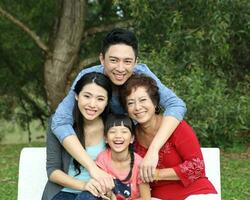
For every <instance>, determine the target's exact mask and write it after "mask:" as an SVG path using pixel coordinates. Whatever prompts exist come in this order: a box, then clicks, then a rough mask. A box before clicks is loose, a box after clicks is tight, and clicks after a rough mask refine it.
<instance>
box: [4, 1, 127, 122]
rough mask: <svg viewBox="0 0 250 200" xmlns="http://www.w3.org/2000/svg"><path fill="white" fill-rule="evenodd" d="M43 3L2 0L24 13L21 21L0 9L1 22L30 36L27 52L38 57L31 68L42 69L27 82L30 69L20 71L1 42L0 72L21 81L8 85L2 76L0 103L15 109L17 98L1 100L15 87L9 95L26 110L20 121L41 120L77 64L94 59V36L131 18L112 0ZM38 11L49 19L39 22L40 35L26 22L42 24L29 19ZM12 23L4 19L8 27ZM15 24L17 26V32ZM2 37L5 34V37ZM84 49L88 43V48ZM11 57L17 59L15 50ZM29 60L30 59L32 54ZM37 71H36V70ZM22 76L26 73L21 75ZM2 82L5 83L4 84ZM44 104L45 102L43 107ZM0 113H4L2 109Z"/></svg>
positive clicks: (59, 97)
mask: <svg viewBox="0 0 250 200" xmlns="http://www.w3.org/2000/svg"><path fill="white" fill-rule="evenodd" d="M47 3H48V1H46V0H44V1H40V2H39V5H38V6H37V5H36V4H37V1H33V2H32V1H31V2H23V3H22V5H20V4H18V3H17V4H16V5H17V6H16V7H15V6H14V5H13V4H10V3H8V1H6V3H5V5H8V6H5V7H9V9H14V10H18V12H17V13H18V15H19V17H21V18H23V19H25V18H26V17H27V19H26V20H27V21H26V23H24V22H22V21H21V20H20V19H18V17H16V16H14V14H11V13H10V12H9V11H7V8H5V9H4V8H3V6H1V5H0V15H1V18H2V20H5V21H4V23H3V24H6V20H8V21H9V22H11V23H12V24H11V25H12V26H13V25H15V26H16V27H18V29H20V30H22V32H23V33H25V34H23V33H21V34H22V36H23V37H27V36H28V38H29V40H32V42H33V44H31V43H29V45H32V48H31V49H32V52H39V53H38V56H37V57H39V58H38V59H37V60H39V59H40V62H39V64H38V65H40V67H41V68H42V70H41V69H40V70H37V69H35V67H34V68H33V69H34V71H35V72H38V71H39V73H41V72H42V73H43V78H41V76H40V77H39V81H38V82H37V83H36V84H35V83H34V82H33V81H34V80H31V81H29V82H30V84H27V80H28V79H29V78H27V76H30V74H29V75H26V76H25V72H26V73H28V72H27V70H26V69H27V68H26V67H24V65H23V63H18V62H16V63H15V61H14V62H13V60H12V59H11V56H10V55H11V53H10V52H11V51H14V50H13V48H10V50H9V51H6V47H3V46H0V47H1V48H0V51H2V52H3V54H2V55H1V57H2V58H3V59H4V61H5V63H4V67H3V68H2V70H3V69H4V71H3V72H4V73H5V74H6V73H9V74H11V76H9V77H11V79H12V81H13V80H14V79H18V81H16V83H17V85H18V86H20V87H16V86H17V85H14V86H13V87H12V89H10V85H11V83H9V84H7V82H8V81H7V82H6V81H4V79H3V80H2V81H3V83H4V82H5V88H4V89H3V90H4V91H5V92H6V91H7V93H6V94H3V95H2V96H5V97H6V99H5V100H3V101H2V103H0V105H2V106H7V107H9V105H10V104H12V107H13V109H14V110H15V111H14V110H13V112H16V107H17V103H16V101H17V99H16V98H15V99H12V101H11V103H10V104H6V100H7V99H8V98H9V97H10V95H11V94H14V93H13V91H19V92H18V93H15V95H14V96H15V97H17V98H20V99H21V102H23V103H22V105H19V107H20V108H22V109H21V110H22V111H24V112H25V114H24V115H25V116H26V118H27V116H28V118H27V120H25V122H26V121H29V120H31V119H32V118H33V119H34V118H39V119H40V120H41V121H43V120H44V119H45V118H46V117H48V115H49V113H51V112H53V111H54V110H55V108H56V107H57V105H58V103H59V102H60V101H61V100H62V98H63V97H64V96H65V94H66V92H67V89H68V87H69V86H70V85H71V81H72V79H73V78H74V77H75V76H76V74H77V73H78V72H79V71H80V70H81V69H82V68H84V67H86V66H89V65H91V64H93V63H96V62H98V53H97V52H98V50H97V49H99V47H100V46H98V45H96V44H97V43H98V42H96V41H100V39H99V38H100V37H101V36H103V33H105V32H107V31H109V30H111V29H113V28H114V27H127V26H129V25H130V24H131V21H128V20H127V21H126V20H125V19H126V18H125V17H124V16H121V14H119V12H118V11H119V10H120V8H119V6H117V5H115V4H113V2H112V1H85V0H71V1H68V0H58V1H56V4H53V3H51V2H49V4H47ZM34 6H35V7H34ZM22 9H23V10H24V11H25V12H26V13H25V12H24V13H25V14H20V13H22V12H21V11H20V10H22ZM29 9H30V10H29ZM43 12H45V13H46V12H47V13H48V16H45V15H44V14H43ZM53 12H54V13H56V14H55V16H53V15H52V14H51V13H53ZM39 14H40V15H41V16H43V17H45V20H50V21H54V22H53V23H49V24H46V23H44V22H43V24H46V25H45V26H44V25H43V26H44V29H43V30H41V32H42V33H43V35H39V34H38V33H37V32H36V31H35V30H32V28H30V27H29V26H30V25H32V26H33V27H34V29H37V30H39V28H40V27H42V24H40V27H36V25H34V24H35V23H37V21H36V20H38V19H39ZM29 15H30V18H29ZM34 16H36V18H35V20H34V19H31V18H32V17H34ZM53 18H54V19H53ZM30 19H31V20H30ZM29 23H30V24H29ZM27 24H29V25H27ZM11 25H8V28H9V26H11ZM20 30H18V31H19V32H20ZM15 31H17V30H15ZM46 31H47V32H46ZM44 32H46V33H44ZM3 37H4V36H3ZM5 37H9V36H5ZM2 39H3V40H4V38H2ZM13 44H14V43H13ZM34 44H35V45H36V46H35V45H34ZM93 47H94V48H93ZM89 49H91V51H90V50H89ZM20 52H21V51H20ZM31 55H32V54H31ZM16 60H22V57H20V54H19V53H18V56H17V59H16ZM26 62H29V61H26ZM32 62H35V61H34V60H32ZM17 63H18V64H17ZM18 66H19V67H20V68H22V70H20V72H21V71H22V76H21V77H19V78H20V79H19V78H17V77H18V70H17V69H16V68H17V67H18ZM36 67H37V66H36ZM39 73H38V74H39ZM38 74H37V76H39V75H38ZM23 77H26V78H24V79H22V78H23ZM21 79H22V80H21ZM12 83H13V82H12ZM39 84H43V85H39ZM28 85H29V86H28ZM42 86H43V88H42ZM29 87H33V89H32V90H28V88H29ZM6 88H8V89H7V90H6ZM36 88H39V89H38V90H39V91H40V93H41V94H42V95H41V94H37V93H36V92H35V90H36ZM3 90H2V91H3ZM37 97H38V98H37ZM4 101H5V102H4ZM3 102H4V103H3ZM44 102H45V104H44ZM46 105H48V107H47V106H46ZM4 110H6V109H4ZM21 113H23V112H21ZM4 114H5V116H6V113H4ZM19 114H20V112H19ZM22 119H23V118H22Z"/></svg>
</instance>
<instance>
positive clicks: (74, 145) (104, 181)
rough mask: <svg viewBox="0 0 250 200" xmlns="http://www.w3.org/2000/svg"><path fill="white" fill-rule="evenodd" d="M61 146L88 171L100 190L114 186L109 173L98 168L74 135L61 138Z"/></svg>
mask: <svg viewBox="0 0 250 200" xmlns="http://www.w3.org/2000/svg"><path fill="white" fill-rule="evenodd" d="M63 146H64V148H65V149H66V150H67V152H69V154H70V155H72V157H74V158H75V159H76V160H77V161H78V162H79V163H80V164H81V165H82V166H84V167H85V168H86V169H87V170H88V171H89V173H90V175H91V177H93V178H94V179H95V180H97V181H98V182H99V183H100V184H101V186H102V187H101V191H102V192H103V193H105V192H106V191H108V190H111V189H112V188H113V187H114V182H113V178H112V176H111V175H109V174H108V173H106V172H105V171H103V170H102V169H100V168H99V167H98V166H97V165H96V164H95V162H94V161H93V160H92V159H91V157H90V156H89V155H88V154H87V152H86V151H85V149H84V148H83V146H82V145H81V143H80V141H79V140H78V138H77V136H76V135H70V136H68V137H66V138H65V139H64V140H63Z"/></svg>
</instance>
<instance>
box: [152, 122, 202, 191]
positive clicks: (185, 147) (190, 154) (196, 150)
mask: <svg viewBox="0 0 250 200" xmlns="http://www.w3.org/2000/svg"><path fill="white" fill-rule="evenodd" d="M183 134H184V135H185V137H183ZM174 145H175V148H176V151H177V152H178V154H179V156H180V157H181V160H182V161H183V162H182V163H180V164H178V165H176V166H173V167H172V168H165V169H160V170H156V173H155V180H180V181H181V182H182V184H183V185H184V187H187V186H188V185H190V184H191V183H192V182H194V181H195V180H197V179H199V178H201V177H204V176H205V165H204V161H203V156H202V153H201V149H200V144H199V141H198V139H197V137H196V135H195V133H194V131H193V129H192V128H191V127H190V126H189V125H188V124H187V123H186V122H185V121H183V122H182V123H181V124H180V127H178V130H177V131H176V132H175V142H174Z"/></svg>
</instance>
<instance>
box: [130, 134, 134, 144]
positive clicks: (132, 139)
mask: <svg viewBox="0 0 250 200" xmlns="http://www.w3.org/2000/svg"><path fill="white" fill-rule="evenodd" d="M134 140H135V136H134V135H132V136H131V139H130V143H131V144H132V143H133V142H134Z"/></svg>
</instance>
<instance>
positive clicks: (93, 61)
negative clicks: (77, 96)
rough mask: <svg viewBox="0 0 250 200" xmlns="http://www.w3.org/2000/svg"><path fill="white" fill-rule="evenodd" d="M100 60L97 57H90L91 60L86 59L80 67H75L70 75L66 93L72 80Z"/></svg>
mask: <svg viewBox="0 0 250 200" xmlns="http://www.w3.org/2000/svg"><path fill="white" fill-rule="evenodd" d="M98 60H99V58H98V57H97V56H95V57H90V58H86V59H83V60H82V61H81V62H80V63H79V65H77V66H76V67H74V69H73V70H72V71H71V72H70V75H69V77H68V79H67V86H66V91H67V90H68V89H69V87H70V85H71V82H72V80H73V79H74V78H75V77H76V75H77V74H78V73H79V72H80V71H81V70H82V69H83V68H85V67H87V66H90V65H91V64H93V63H96V62H97V61H98Z"/></svg>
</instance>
